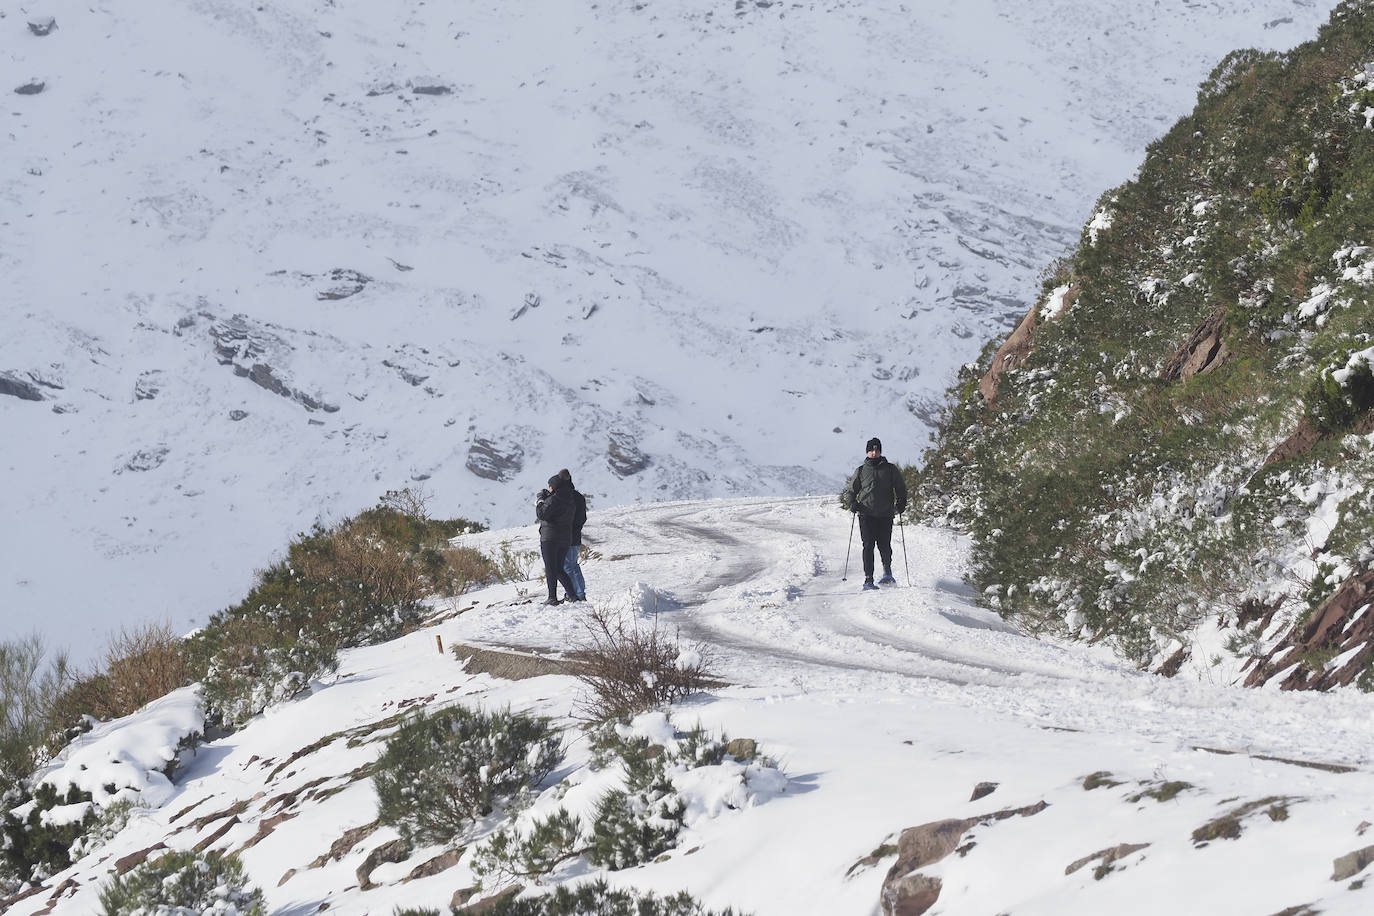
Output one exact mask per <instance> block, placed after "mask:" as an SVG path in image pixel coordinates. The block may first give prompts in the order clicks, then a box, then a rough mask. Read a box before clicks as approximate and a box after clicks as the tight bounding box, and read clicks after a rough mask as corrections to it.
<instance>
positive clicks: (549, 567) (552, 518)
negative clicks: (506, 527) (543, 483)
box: [534, 474, 577, 604]
mask: <svg viewBox="0 0 1374 916" xmlns="http://www.w3.org/2000/svg"><path fill="white" fill-rule="evenodd" d="M576 511H577V506H576V505H575V504H574V502H573V497H572V484H571V483H569V482H568V481H566V480H564V479H563V478H562V477H559V476H558V475H557V474H555V475H553V476H552V477H550V478H549V487H548V489H547V490H540V491H539V495H538V497H536V498H535V501H534V516H535V518H537V519H539V552H540V553H541V554H542V555H543V558H544V582H545V584H546V585H547V586H548V589H549V597H548V598H546V599H545V600H544V603H545V604H558V603H559V602H558V583H559V582H562V583H563V587H564V588H566V589H567V590H568V591H569V592H572V591H573V587H572V582H571V580H569V579H568V574H567V573H566V572H564V571H563V563H564V561H566V560H567V558H568V547H569V545H571V544H572V536H573V518H574V516H575V514H576Z"/></svg>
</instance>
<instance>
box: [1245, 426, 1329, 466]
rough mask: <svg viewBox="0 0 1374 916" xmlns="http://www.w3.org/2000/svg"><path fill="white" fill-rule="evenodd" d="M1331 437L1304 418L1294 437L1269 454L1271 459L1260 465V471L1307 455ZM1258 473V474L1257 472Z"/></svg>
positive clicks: (1281, 443) (1284, 441)
mask: <svg viewBox="0 0 1374 916" xmlns="http://www.w3.org/2000/svg"><path fill="white" fill-rule="evenodd" d="M1329 437H1330V434H1329V433H1325V432H1322V431H1321V430H1320V429H1318V428H1317V427H1316V426H1315V425H1313V423H1312V421H1311V420H1309V419H1308V418H1307V417H1305V416H1304V417H1303V418H1302V420H1301V422H1299V423H1298V428H1297V430H1296V431H1295V432H1294V433H1293V435H1291V436H1289V437H1288V438H1287V439H1284V440H1283V441H1282V442H1280V443H1279V444H1278V446H1276V447H1275V448H1274V450H1273V451H1272V452H1270V453H1269V457H1268V458H1265V459H1264V463H1263V464H1261V465H1260V470H1261V471H1262V470H1264V469H1265V468H1267V467H1269V465H1271V464H1278V463H1279V462H1280V461H1288V460H1289V459H1292V458H1297V457H1299V456H1300V455H1306V454H1307V453H1308V452H1310V451H1312V449H1313V448H1315V447H1316V445H1317V443H1319V442H1322V441H1324V440H1326V439H1328V438H1329ZM1257 473H1258V472H1257Z"/></svg>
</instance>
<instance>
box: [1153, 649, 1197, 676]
mask: <svg viewBox="0 0 1374 916" xmlns="http://www.w3.org/2000/svg"><path fill="white" fill-rule="evenodd" d="M1189 654H1190V653H1189V652H1188V647H1187V646H1179V647H1178V651H1177V652H1175V653H1174V654H1173V655H1170V656H1169V657H1168V658H1166V659H1165V660H1164V664H1162V665H1160V666H1159V670H1158V671H1156V672H1155V673H1156V674H1159V675H1162V676H1164V677H1173V676H1174V675H1176V674H1178V672H1179V671H1180V670H1182V668H1183V663H1184V662H1186V661H1187V660H1188V656H1189Z"/></svg>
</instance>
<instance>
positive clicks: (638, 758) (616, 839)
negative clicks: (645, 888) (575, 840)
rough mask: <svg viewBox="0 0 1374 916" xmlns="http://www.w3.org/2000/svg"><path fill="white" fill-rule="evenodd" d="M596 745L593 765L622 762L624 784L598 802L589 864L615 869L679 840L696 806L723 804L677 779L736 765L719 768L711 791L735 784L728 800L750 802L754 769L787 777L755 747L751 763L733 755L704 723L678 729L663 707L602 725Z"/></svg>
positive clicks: (641, 860) (651, 855)
mask: <svg viewBox="0 0 1374 916" xmlns="http://www.w3.org/2000/svg"><path fill="white" fill-rule="evenodd" d="M591 744H592V759H591V765H592V766H593V767H594V768H598V769H601V768H605V767H608V766H612V765H619V766H621V767H622V768H623V770H624V784H623V786H624V787H623V788H617V789H612V790H610V791H608V792H607V793H606V794H605V795H603V796H602V797H601V798H600V799H599V800H598V801H597V803H596V810H595V816H594V817H593V818H592V819H591V820H592V835H591V838H590V841H589V843H588V847H587V851H586V856H587V859H588V861H590V862H591V863H592V864H594V865H600V866H603V867H605V868H609V869H612V870H615V869H622V868H630V867H632V866H635V865H640V864H642V863H644V862H648V861H650V860H652V859H653V858H654V857H655V856H658V855H660V854H661V853H663V852H665V851H667V850H669V849H671V848H673V847H674V846H675V845H677V838H678V834H679V833H680V832H681V830H682V827H683V824H684V822H685V821H686V819H687V817H688V815H689V811H690V809H691V806H692V805H693V804H695V805H696V806H697V808H698V809H699V810H702V809H705V808H707V807H711V806H716V807H719V805H716V802H714V801H712V802H704V801H702V800H701V798H697V797H694V798H692V799H690V800H689V798H688V797H687V795H685V794H684V790H683V789H682V788H681V787H680V785H682V784H687V783H690V782H692V773H693V772H694V771H695V772H701V771H704V770H705V769H706V768H710V767H720V766H722V765H724V764H726V763H727V762H728V763H729V764H731V768H732V770H733V772H731V773H729V774H721V775H724V776H726V779H724V780H721V779H716V780H715V784H716V786H717V788H716V789H714V790H713V791H719V787H720V786H722V785H725V786H729V787H730V789H729V790H727V794H728V793H733V792H736V791H739V792H741V794H740V795H739V796H737V797H735V799H734V802H723V803H722V804H723V805H724V806H731V805H732V804H736V805H738V806H743V805H744V804H746V803H748V800H747V799H746V798H745V797H744V796H746V795H747V792H743V788H744V783H745V782H746V780H747V778H748V776H749V770H750V769H751V768H752V771H753V774H754V775H756V776H757V775H759V774H761V773H762V772H763V771H771V774H772V775H773V776H775V777H776V779H777V781H778V783H779V784H781V783H783V782H785V779H784V778H783V777H782V775H781V774H779V773H778V772H777V770H776V767H774V766H773V765H772V763H771V761H766V760H762V759H758V758H757V757H754V756H753V755H752V752H751V755H750V756H751V762H750V763H749V764H745V763H742V762H739V761H735V760H733V759H732V758H731V755H730V753H729V750H728V748H729V745H728V744H727V742H726V741H725V740H724V739H723V738H722V739H716V738H712V737H711V736H710V735H709V734H707V732H706V731H705V730H704V729H703V728H702V727H701V726H700V725H698V726H696V727H695V728H693V729H691V730H690V731H687V732H681V731H678V730H677V729H676V728H674V727H673V725H672V723H671V722H670V721H669V720H668V718H667V716H666V715H664V714H663V713H649V714H646V715H643V716H640V717H638V718H637V719H636V720H634V722H632V723H631V724H629V725H625V724H618V723H612V724H608V725H603V726H601V727H599V728H598V729H596V730H594V731H593V733H592V737H591ZM765 781H766V780H765ZM688 794H691V793H688ZM704 813H707V814H710V813H711V812H710V811H704Z"/></svg>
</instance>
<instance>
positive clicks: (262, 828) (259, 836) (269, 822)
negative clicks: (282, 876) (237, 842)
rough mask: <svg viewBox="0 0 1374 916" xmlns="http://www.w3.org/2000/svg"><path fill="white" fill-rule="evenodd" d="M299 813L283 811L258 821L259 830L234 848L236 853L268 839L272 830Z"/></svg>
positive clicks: (238, 853)
mask: <svg viewBox="0 0 1374 916" xmlns="http://www.w3.org/2000/svg"><path fill="white" fill-rule="evenodd" d="M298 814H300V812H299V811H283V812H282V813H281V814H274V815H272V816H271V817H265V818H263V819H262V820H260V821H258V832H257V833H255V834H253V836H252V837H251V838H249V840H248V842H246V843H244V844H243V845H242V846H240V847H239V848H238V849H236V850H234V855H240V854H241V853H242V852H243V851H244V850H245V849H251V848H252V847H254V846H256V845H258V844H259V843H261V842H262V841H263V840H265V839H267V837H268V836H270V835H271V833H272V831H273V830H276V829H277V827H278V826H279V825H280V824H281V823H282V822H283V821H289V820H291V818H293V817H296V816H297V815H298Z"/></svg>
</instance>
